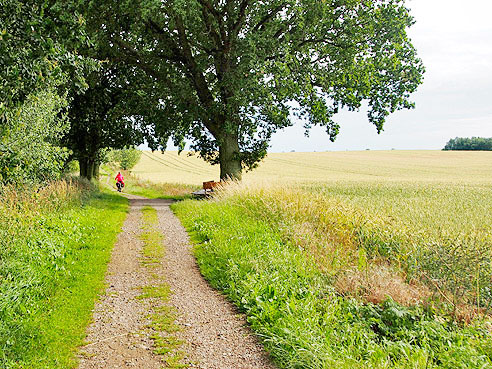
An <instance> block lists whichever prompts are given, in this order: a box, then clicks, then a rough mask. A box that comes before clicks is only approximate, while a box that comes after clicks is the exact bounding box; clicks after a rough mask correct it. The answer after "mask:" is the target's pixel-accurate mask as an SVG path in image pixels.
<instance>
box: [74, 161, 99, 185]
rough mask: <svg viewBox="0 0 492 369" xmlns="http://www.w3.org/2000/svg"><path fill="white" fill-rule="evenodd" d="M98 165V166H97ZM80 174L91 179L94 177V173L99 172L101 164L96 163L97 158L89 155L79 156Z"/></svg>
mask: <svg viewBox="0 0 492 369" xmlns="http://www.w3.org/2000/svg"><path fill="white" fill-rule="evenodd" d="M96 166H97V168H96ZM79 167H80V176H81V177H83V178H87V179H88V180H89V181H90V180H91V179H92V178H94V174H95V173H96V171H97V173H98V174H99V165H97V164H96V160H95V159H90V158H87V157H83V158H79Z"/></svg>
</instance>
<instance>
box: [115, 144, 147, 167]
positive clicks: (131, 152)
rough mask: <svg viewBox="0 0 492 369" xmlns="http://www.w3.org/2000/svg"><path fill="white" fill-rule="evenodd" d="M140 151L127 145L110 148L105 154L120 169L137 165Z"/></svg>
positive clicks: (140, 154)
mask: <svg viewBox="0 0 492 369" xmlns="http://www.w3.org/2000/svg"><path fill="white" fill-rule="evenodd" d="M141 156H142V152H141V151H140V150H138V149H136V148H134V147H129V148H125V149H120V150H111V151H110V152H109V153H108V154H107V160H108V161H110V162H115V163H117V164H118V165H119V168H120V169H123V170H130V169H132V168H133V167H134V166H135V165H137V163H138V161H139V160H140V157H141Z"/></svg>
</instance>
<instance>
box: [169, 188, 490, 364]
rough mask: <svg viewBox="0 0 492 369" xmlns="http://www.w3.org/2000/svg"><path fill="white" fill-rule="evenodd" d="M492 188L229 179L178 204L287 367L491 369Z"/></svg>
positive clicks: (225, 283) (229, 289)
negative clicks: (203, 196)
mask: <svg viewBox="0 0 492 369" xmlns="http://www.w3.org/2000/svg"><path fill="white" fill-rule="evenodd" d="M491 195H492V192H491V190H490V188H489V187H487V186H466V187H465V186H461V185H459V184H456V185H453V184H442V183H441V184H429V183H427V184H423V183H418V182H414V183H410V182H408V183H405V182H400V183H390V182H381V183H376V182H375V181H373V182H372V183H362V184H361V183H355V182H337V183H330V184H322V185H315V184H311V185H306V186H305V187H304V188H300V187H287V188H286V187H285V186H284V187H275V186H260V185H250V186H248V185H245V184H243V185H238V184H231V185H229V186H227V188H225V189H224V190H222V191H221V192H219V193H218V195H216V197H215V199H214V200H212V201H189V200H187V201H184V202H180V203H176V204H174V205H173V209H174V211H175V212H176V214H177V215H178V216H179V217H180V219H181V220H182V222H183V223H184V224H185V226H186V227H187V228H188V230H189V231H190V233H191V234H192V236H193V238H194V240H195V241H196V248H195V253H196V256H197V259H198V263H199V265H200V269H201V271H202V273H203V275H204V276H205V277H206V278H207V279H208V280H209V281H210V283H211V284H212V285H213V286H214V287H216V288H218V289H220V290H222V291H224V292H225V293H226V294H227V295H228V296H229V298H230V299H231V300H232V301H233V302H234V303H235V304H237V305H238V306H239V307H240V309H241V310H242V311H244V312H245V313H246V314H247V316H248V321H249V322H250V324H251V326H252V328H253V329H254V330H255V331H256V333H257V334H258V335H259V336H260V337H261V338H262V339H263V342H264V344H265V346H266V348H267V350H268V351H269V352H270V353H271V355H272V356H273V357H274V358H275V360H276V361H277V363H278V364H279V366H280V367H282V368H333V367H340V368H367V367H369V368H488V367H492V324H491V319H490V313H491V305H492V295H491V290H490V285H491V280H492V246H491V245H492V242H491V241H492V239H491V236H490V229H491V226H492V224H491V220H490V217H489V216H488V215H487V214H490V211H491V210H492V202H491V200H490V199H491V198H492V196H491Z"/></svg>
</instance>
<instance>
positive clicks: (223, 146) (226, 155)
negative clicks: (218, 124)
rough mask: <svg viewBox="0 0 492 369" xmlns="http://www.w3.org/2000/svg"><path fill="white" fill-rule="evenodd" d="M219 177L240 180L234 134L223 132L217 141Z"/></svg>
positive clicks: (239, 167) (239, 165) (240, 170)
mask: <svg viewBox="0 0 492 369" xmlns="http://www.w3.org/2000/svg"><path fill="white" fill-rule="evenodd" d="M219 162H220V179H221V180H222V181H224V180H228V179H236V180H241V176H242V173H241V172H242V169H243V168H242V165H241V158H240V156H239V142H238V138H237V136H235V135H231V134H227V133H226V134H224V136H223V137H222V139H221V140H220V142H219Z"/></svg>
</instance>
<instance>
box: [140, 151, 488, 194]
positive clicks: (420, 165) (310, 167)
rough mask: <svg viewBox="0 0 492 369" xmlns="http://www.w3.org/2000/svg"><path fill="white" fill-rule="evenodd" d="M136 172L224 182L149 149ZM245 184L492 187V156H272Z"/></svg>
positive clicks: (197, 162) (199, 165) (202, 165)
mask: <svg viewBox="0 0 492 369" xmlns="http://www.w3.org/2000/svg"><path fill="white" fill-rule="evenodd" d="M132 172H133V174H134V175H136V176H138V177H140V178H142V179H147V180H150V181H152V182H156V183H159V182H160V183H163V182H171V183H184V184H192V185H201V183H202V182H203V181H208V180H216V181H218V180H219V168H218V166H212V165H210V164H208V163H206V162H205V161H203V160H202V159H200V158H198V157H197V156H189V152H182V153H181V154H180V155H178V153H177V152H176V151H167V152H165V153H164V154H163V153H160V152H154V153H152V152H150V151H144V152H143V155H142V158H141V160H140V162H139V163H138V164H137V166H136V167H135V168H134V169H133V171H132ZM243 179H244V181H245V182H266V183H272V182H275V183H291V182H294V183H320V184H321V183H329V182H338V181H342V182H357V183H371V182H377V183H382V182H383V183H384V182H397V183H398V182H412V183H428V184H432V183H443V184H450V185H461V184H466V185H475V186H491V185H492V152H470V151H461V152H458V151H454V152H452V151H397V150H395V151H342V152H306V153H301V152H290V153H271V154H269V155H268V156H267V158H266V159H264V160H263V161H262V162H261V163H260V165H259V166H258V168H256V169H254V170H253V171H250V172H246V173H244V177H243Z"/></svg>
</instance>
